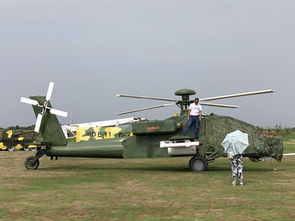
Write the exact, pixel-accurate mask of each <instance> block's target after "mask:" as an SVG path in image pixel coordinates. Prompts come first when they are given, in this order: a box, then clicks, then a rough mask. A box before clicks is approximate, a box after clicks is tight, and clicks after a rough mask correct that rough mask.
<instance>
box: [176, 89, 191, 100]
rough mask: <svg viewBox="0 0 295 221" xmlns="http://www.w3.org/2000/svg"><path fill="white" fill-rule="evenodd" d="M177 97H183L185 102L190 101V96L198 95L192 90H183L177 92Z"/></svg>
mask: <svg viewBox="0 0 295 221" xmlns="http://www.w3.org/2000/svg"><path fill="white" fill-rule="evenodd" d="M175 95H176V96H181V97H182V100H183V101H189V96H191V95H196V91H194V90H192V89H181V90H178V91H176V92H175Z"/></svg>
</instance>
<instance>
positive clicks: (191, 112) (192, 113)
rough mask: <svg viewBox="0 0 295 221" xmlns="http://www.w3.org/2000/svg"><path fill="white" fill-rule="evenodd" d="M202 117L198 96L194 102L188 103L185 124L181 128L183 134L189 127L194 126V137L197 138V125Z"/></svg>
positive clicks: (185, 133) (198, 125)
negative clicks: (182, 128)
mask: <svg viewBox="0 0 295 221" xmlns="http://www.w3.org/2000/svg"><path fill="white" fill-rule="evenodd" d="M201 119H202V106H201V105H200V104H199V98H195V100H194V102H193V103H191V104H190V106H189V108H188V111H187V120H188V122H187V124H186V127H185V128H184V130H183V135H187V133H188V131H189V129H190V128H191V127H192V126H194V127H195V130H194V138H195V139H198V138H199V127H200V122H201Z"/></svg>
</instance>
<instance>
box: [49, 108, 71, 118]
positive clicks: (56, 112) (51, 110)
mask: <svg viewBox="0 0 295 221" xmlns="http://www.w3.org/2000/svg"><path fill="white" fill-rule="evenodd" d="M49 111H50V113H51V114H55V115H57V116H61V117H67V116H68V113H67V112H64V111H60V110H56V109H50V110H49Z"/></svg>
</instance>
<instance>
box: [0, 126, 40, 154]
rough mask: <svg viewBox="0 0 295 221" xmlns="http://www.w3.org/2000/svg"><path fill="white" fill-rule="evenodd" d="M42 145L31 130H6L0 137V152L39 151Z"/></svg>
mask: <svg viewBox="0 0 295 221" xmlns="http://www.w3.org/2000/svg"><path fill="white" fill-rule="evenodd" d="M39 148H41V145H40V144H39V143H38V141H37V139H36V135H35V134H34V132H33V131H29V130H4V131H2V133H1V137H0V150H7V151H14V150H24V151H29V150H37V149H39Z"/></svg>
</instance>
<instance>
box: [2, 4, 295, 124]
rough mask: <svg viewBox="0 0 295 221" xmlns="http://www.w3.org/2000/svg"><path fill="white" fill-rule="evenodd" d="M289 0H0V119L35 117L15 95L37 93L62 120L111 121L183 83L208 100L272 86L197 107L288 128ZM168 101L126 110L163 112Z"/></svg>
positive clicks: (292, 43) (294, 44)
mask: <svg viewBox="0 0 295 221" xmlns="http://www.w3.org/2000/svg"><path fill="white" fill-rule="evenodd" d="M294 8H295V2H294V0H283V1H277V0H247V1H236V0H210V1H205V0H202V1H200V0H140V1H139V0H83V1H82V0H50V1H48V0H0V77H1V78H0V79H1V87H0V93H1V109H0V126H1V127H6V126H10V125H24V126H27V125H31V124H34V123H35V117H34V115H33V111H32V108H31V107H30V106H29V105H26V104H21V103H20V102H19V99H20V97H21V96H25V97H28V96H30V95H45V94H46V91H47V87H48V83H49V81H54V82H55V84H56V85H55V90H54V92H53V97H52V104H53V105H54V107H55V108H57V109H61V110H64V111H68V112H69V116H68V118H66V119H62V118H60V121H61V122H62V123H70V122H75V123H79V122H90V121H98V120H109V119H114V118H118V116H116V113H118V112H121V111H126V110H129V109H134V108H135V109H136V108H141V107H146V106H150V105H158V104H162V103H165V102H161V101H147V100H143V101H141V100H134V99H126V98H117V97H115V96H114V95H115V94H117V93H127V94H137V95H146V96H158V97H171V98H176V97H175V95H174V92H175V91H176V90H178V89H181V88H191V89H194V90H196V91H197V96H198V97H200V98H202V97H209V96H217V95H224V94H231V93H239V92H247V91H252V90H263V89H275V90H276V91H277V93H275V94H267V95H259V96H252V97H242V98H234V99H227V100H219V101H218V102H216V103H225V104H234V105H239V106H240V108H238V109H222V108H209V107H204V113H205V114H209V113H211V112H214V113H216V114H220V115H227V116H232V117H236V118H238V119H241V120H243V121H246V122H248V123H251V124H254V125H256V126H264V127H273V126H275V125H282V126H283V127H294V126H295V118H294V108H295V102H294V94H295V93H294V92H295V89H294V88H295V87H294V84H295V74H294V73H295V28H294V27H295V13H294ZM175 112H178V108H177V107H176V106H175V107H174V106H173V107H167V108H166V109H165V108H163V109H156V110H152V111H146V112H141V113H137V114H131V115H126V117H132V116H136V117H146V118H149V119H165V118H167V117H170V116H171V115H172V114H173V113H175Z"/></svg>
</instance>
